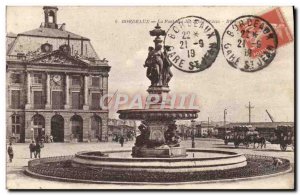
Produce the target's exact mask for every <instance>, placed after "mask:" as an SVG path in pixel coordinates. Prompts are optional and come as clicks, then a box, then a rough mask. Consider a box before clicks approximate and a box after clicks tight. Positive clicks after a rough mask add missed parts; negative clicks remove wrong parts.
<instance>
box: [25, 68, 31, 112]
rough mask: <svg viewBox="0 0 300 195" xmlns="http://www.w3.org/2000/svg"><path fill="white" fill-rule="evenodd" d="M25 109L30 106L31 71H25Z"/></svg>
mask: <svg viewBox="0 0 300 195" xmlns="http://www.w3.org/2000/svg"><path fill="white" fill-rule="evenodd" d="M25 108H26V109H30V108H31V73H30V72H27V103H26V105H25Z"/></svg>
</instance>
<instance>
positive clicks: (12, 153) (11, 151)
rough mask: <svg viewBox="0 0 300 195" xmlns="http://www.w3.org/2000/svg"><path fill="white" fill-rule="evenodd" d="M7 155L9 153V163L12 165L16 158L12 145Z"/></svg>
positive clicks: (10, 144)
mask: <svg viewBox="0 0 300 195" xmlns="http://www.w3.org/2000/svg"><path fill="white" fill-rule="evenodd" d="M7 153H8V156H9V162H10V163H11V162H12V159H13V158H14V150H13V148H12V143H9V146H8V148H7Z"/></svg>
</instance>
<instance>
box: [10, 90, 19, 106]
mask: <svg viewBox="0 0 300 195" xmlns="http://www.w3.org/2000/svg"><path fill="white" fill-rule="evenodd" d="M20 94H21V93H20V90H12V91H11V108H13V109H18V108H20V107H21V96H20Z"/></svg>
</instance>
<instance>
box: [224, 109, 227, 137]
mask: <svg viewBox="0 0 300 195" xmlns="http://www.w3.org/2000/svg"><path fill="white" fill-rule="evenodd" d="M226 114H227V108H225V109H224V130H225V133H226Z"/></svg>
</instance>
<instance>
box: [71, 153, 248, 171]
mask: <svg viewBox="0 0 300 195" xmlns="http://www.w3.org/2000/svg"><path fill="white" fill-rule="evenodd" d="M129 152H131V150H121V151H106V152H103V154H108V156H110V154H114V153H118V154H122V153H129ZM187 153H188V157H178V158H132V157H124V156H123V157H107V156H105V155H104V156H98V155H95V152H78V153H77V154H76V155H75V158H74V159H73V160H72V166H73V167H87V168H92V169H98V170H105V171H125V172H126V171H137V172H189V173H190V172H201V171H211V170H214V171H215V170H226V169H234V168H239V167H244V166H246V165H247V160H246V157H245V156H244V155H243V154H239V153H235V152H227V151H217V150H202V149H187ZM193 154H194V155H193ZM211 154H213V155H211ZM193 156H194V157H193ZM208 156H210V157H208Z"/></svg>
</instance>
